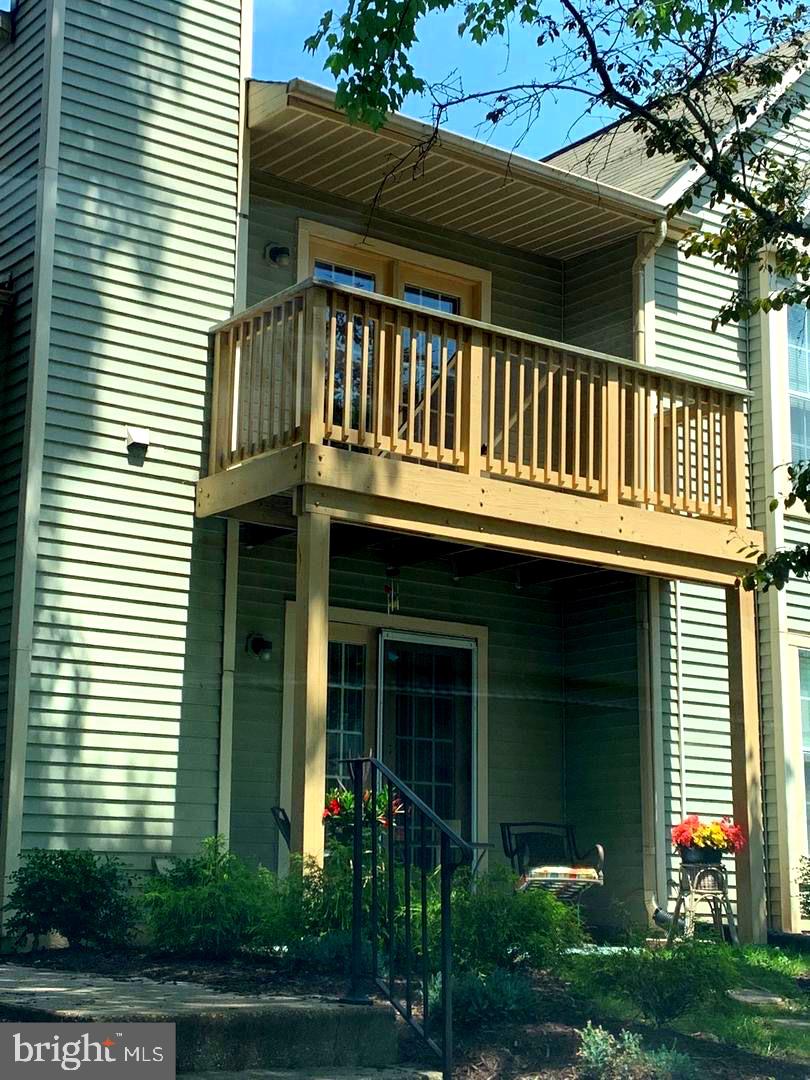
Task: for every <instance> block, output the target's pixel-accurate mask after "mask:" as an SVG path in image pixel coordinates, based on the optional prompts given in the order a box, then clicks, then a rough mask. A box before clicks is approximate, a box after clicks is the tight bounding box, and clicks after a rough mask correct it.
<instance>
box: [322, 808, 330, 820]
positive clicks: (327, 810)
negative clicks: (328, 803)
mask: <svg viewBox="0 0 810 1080" xmlns="http://www.w3.org/2000/svg"><path fill="white" fill-rule="evenodd" d="M331 816H332V815H331V814H330V813H329V808H328V807H324V811H323V817H322V818H321V821H328V820H329V818H330V817H331Z"/></svg>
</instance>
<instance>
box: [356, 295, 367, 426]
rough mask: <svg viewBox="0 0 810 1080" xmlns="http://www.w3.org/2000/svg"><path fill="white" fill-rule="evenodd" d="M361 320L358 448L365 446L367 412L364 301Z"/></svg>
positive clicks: (365, 309) (365, 316)
mask: <svg viewBox="0 0 810 1080" xmlns="http://www.w3.org/2000/svg"><path fill="white" fill-rule="evenodd" d="M360 310H361V312H362V319H363V331H362V337H361V346H360V402H359V409H360V411H359V414H358V417H357V435H358V438H357V441H358V443H359V444H360V446H365V445H366V428H367V424H366V420H367V416H368V413H367V410H368V353H369V325H368V323H369V314H368V301H367V300H364V301H363V305H362V307H361V309H360Z"/></svg>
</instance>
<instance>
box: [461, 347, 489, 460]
mask: <svg viewBox="0 0 810 1080" xmlns="http://www.w3.org/2000/svg"><path fill="white" fill-rule="evenodd" d="M465 361H466V362H465V365H464V373H463V385H464V387H465V388H466V400H467V409H466V415H465V417H464V421H465V429H466V430H465V440H464V442H465V450H466V454H467V463H466V470H465V471H466V472H468V473H469V474H470V475H471V476H480V475H481V464H482V463H481V439H482V436H481V431H482V426H483V408H484V405H483V390H484V348H483V340H482V335H481V331H480V330H473V331H471V333H470V342H469V345H468V346H467V355H466V357H465ZM491 392H492V390H491V389H490V393H491ZM458 422H459V418H458V417H456V423H458ZM490 438H492V436H491V435H490Z"/></svg>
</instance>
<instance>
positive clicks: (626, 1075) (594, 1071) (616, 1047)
mask: <svg viewBox="0 0 810 1080" xmlns="http://www.w3.org/2000/svg"><path fill="white" fill-rule="evenodd" d="M579 1037H580V1045H579V1048H578V1050H577V1061H578V1068H577V1073H578V1074H579V1076H581V1077H582V1078H583V1080H693V1078H696V1077H697V1076H698V1069H697V1067H696V1066H695V1063H694V1062H693V1061H692V1059H691V1058H690V1057H689V1056H688V1055H687V1054H683V1053H681V1052H680V1051H678V1050H675V1049H671V1048H667V1047H663V1048H660V1049H658V1050H649V1049H647V1048H646V1047H645V1046H644V1044H643V1042H642V1039H641V1036H640V1035H638V1034H637V1033H635V1032H632V1031H626V1030H622V1031H620V1032H619V1034H618V1035H613V1034H611V1032H609V1031H606V1030H605V1029H604V1028H603V1027H600V1026H598V1025H597V1026H594V1025H593V1024H591V1023H590V1021H589V1022H588V1023H587V1024H586V1026H585V1027H584V1028H583V1030H582V1031H580V1032H579Z"/></svg>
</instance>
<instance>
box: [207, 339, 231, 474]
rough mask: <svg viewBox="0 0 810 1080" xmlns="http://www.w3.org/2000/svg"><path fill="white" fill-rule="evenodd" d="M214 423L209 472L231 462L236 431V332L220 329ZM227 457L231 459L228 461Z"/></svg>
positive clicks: (215, 342)
mask: <svg viewBox="0 0 810 1080" xmlns="http://www.w3.org/2000/svg"><path fill="white" fill-rule="evenodd" d="M213 352H214V396H213V401H214V424H213V430H212V432H211V445H210V448H209V453H208V473H209V475H213V474H214V473H215V472H219V470H220V469H222V468H223V467H224V466H225V465H226V464H227V462H228V461H229V460H230V451H231V434H232V430H233V427H232V425H233V397H234V392H233V391H234V386H233V380H234V355H235V347H234V330H233V327H230V326H229V327H228V328H227V330H218V331H217V332H216V333H215V334H214V338H213ZM226 455H227V460H226Z"/></svg>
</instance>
